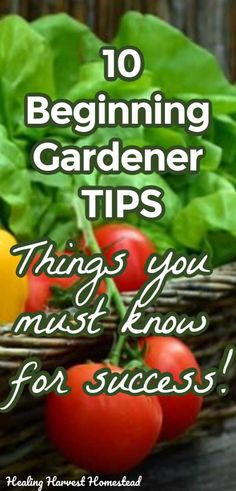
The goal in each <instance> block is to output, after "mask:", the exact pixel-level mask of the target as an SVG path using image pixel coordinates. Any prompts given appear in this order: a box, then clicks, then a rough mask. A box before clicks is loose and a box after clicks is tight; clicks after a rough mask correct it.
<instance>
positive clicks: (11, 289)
mask: <svg viewBox="0 0 236 491" xmlns="http://www.w3.org/2000/svg"><path fill="white" fill-rule="evenodd" d="M15 244H16V241H15V239H14V237H13V236H12V235H11V234H9V233H8V232H6V231H5V230H0V291H1V302H0V324H7V323H11V322H13V321H15V319H16V317H17V316H18V315H19V314H20V313H21V312H22V311H23V310H24V306H25V301H26V298H27V294H28V280H27V278H26V277H24V278H19V277H18V276H17V275H16V268H17V265H18V263H19V258H18V257H14V256H12V255H11V253H10V249H11V247H13V246H14V245H15Z"/></svg>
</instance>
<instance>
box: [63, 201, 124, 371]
mask: <svg viewBox="0 0 236 491" xmlns="http://www.w3.org/2000/svg"><path fill="white" fill-rule="evenodd" d="M73 207H74V211H75V215H76V220H77V226H78V228H79V229H80V230H81V229H82V230H83V234H84V237H85V241H86V245H87V246H88V248H89V250H90V251H91V252H92V253H93V254H98V253H101V249H100V247H99V245H98V243H97V240H96V237H95V235H94V231H93V227H92V225H91V223H90V222H89V221H88V220H87V219H86V217H85V214H84V208H83V204H82V202H81V200H80V199H78V198H75V199H74V202H73ZM106 284H107V287H108V291H109V295H110V298H111V299H112V300H113V301H114V304H115V306H116V308H117V312H118V314H119V317H120V319H123V318H124V316H125V314H126V306H125V304H124V302H123V299H122V297H121V295H120V292H119V290H118V288H117V286H116V284H115V282H114V280H113V279H112V278H106ZM126 341H127V336H124V335H122V334H120V335H119V336H118V338H117V341H116V343H115V345H114V346H113V347H112V350H111V353H110V355H109V361H110V363H112V364H114V365H119V362H120V357H121V354H122V350H123V348H124V345H125V343H126Z"/></svg>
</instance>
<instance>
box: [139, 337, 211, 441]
mask: <svg viewBox="0 0 236 491" xmlns="http://www.w3.org/2000/svg"><path fill="white" fill-rule="evenodd" d="M144 342H146V347H147V351H146V354H145V357H144V361H145V363H146V364H147V365H148V366H149V367H150V368H155V369H157V370H160V371H161V372H169V373H171V374H172V375H173V378H174V380H176V381H179V380H180V377H179V375H180V373H181V372H183V371H184V370H186V369H188V368H196V369H197V370H198V372H199V376H198V380H200V368H199V365H198V363H197V360H196V358H195V356H194V355H193V353H192V352H191V350H190V349H189V348H188V347H187V346H186V345H185V344H184V343H183V342H182V341H180V340H179V339H177V338H174V337H169V336H167V337H166V336H158V337H156V336H150V337H148V338H146V339H145V340H141V342H140V344H141V345H143V343H144ZM158 399H159V402H160V404H161V407H162V410H163V425H162V431H161V437H160V438H161V440H172V439H174V438H176V437H177V436H179V435H181V434H182V433H184V432H185V431H186V430H187V429H188V428H189V427H190V426H192V425H193V424H194V423H195V421H196V419H197V416H198V414H199V411H200V409H201V406H202V402H203V399H202V397H199V396H197V395H195V394H190V393H189V394H186V395H181V396H168V395H163V396H158Z"/></svg>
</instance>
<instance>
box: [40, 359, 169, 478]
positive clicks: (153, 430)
mask: <svg viewBox="0 0 236 491" xmlns="http://www.w3.org/2000/svg"><path fill="white" fill-rule="evenodd" d="M103 367H104V365H103V364H87V365H76V366H74V367H72V368H70V369H69V370H68V372H67V373H68V379H67V385H68V386H69V387H71V393H70V394H68V395H65V396H58V395H56V394H54V393H51V394H50V395H49V396H48V398H47V401H46V427H47V432H48V435H49V437H50V439H51V440H52V441H53V443H54V444H55V446H56V447H57V448H58V450H59V451H60V452H61V453H62V454H63V455H64V456H65V457H66V458H67V459H69V460H70V461H71V462H72V463H74V464H76V465H78V466H79V467H81V468H82V469H86V470H87V471H90V472H95V473H102V474H110V473H118V472H123V471H126V470H128V469H131V468H132V467H134V466H136V465H137V464H138V463H139V462H141V461H142V460H143V459H144V458H145V457H146V456H147V455H148V454H149V453H150V452H151V450H152V448H153V446H154V445H155V443H156V440H157V438H158V436H159V433H160V429H161V423H162V412H161V408H160V405H159V403H157V399H156V398H152V397H146V396H144V395H141V396H132V395H129V394H124V393H118V394H115V395H112V396H109V395H106V394H99V395H95V396H94V395H93V396H90V395H88V394H86V393H85V392H84V391H83V389H82V387H83V384H84V382H86V381H89V380H93V375H94V373H95V372H96V371H97V370H100V369H101V368H103ZM113 369H114V371H116V372H117V371H119V372H120V371H121V370H122V369H121V368H119V367H113Z"/></svg>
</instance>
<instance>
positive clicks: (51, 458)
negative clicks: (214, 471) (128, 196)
mask: <svg viewBox="0 0 236 491" xmlns="http://www.w3.org/2000/svg"><path fill="white" fill-rule="evenodd" d="M132 298H133V294H132V293H129V294H124V295H123V299H124V302H125V304H126V305H127V306H128V305H129V303H130V301H131V300H132ZM235 299H236V263H234V264H230V265H227V266H224V267H222V268H218V269H216V270H214V272H213V274H212V275H211V276H210V277H200V276H199V277H195V278H194V279H188V280H185V279H181V280H170V281H168V282H167V284H166V286H165V288H164V290H163V292H162V294H161V296H160V298H159V299H158V301H157V303H156V305H155V306H154V307H153V308H152V311H156V312H163V313H165V312H171V311H172V312H178V313H180V312H183V313H186V314H194V313H197V312H200V311H205V312H207V313H208V315H209V317H210V325H209V327H208V330H207V331H206V332H204V333H203V334H202V335H200V336H194V337H189V338H188V339H186V340H185V341H186V343H187V344H188V345H189V346H190V347H191V348H192V349H193V351H194V353H195V355H196V357H197V358H198V360H199V363H200V366H201V367H204V368H205V367H208V366H211V367H212V366H218V364H219V361H220V359H221V357H222V354H223V351H224V348H225V347H226V346H227V345H228V344H229V343H233V344H236V301H235ZM118 320H119V319H118V317H117V314H116V312H115V310H114V309H112V310H111V315H110V316H109V318H107V320H106V329H105V334H104V335H102V336H101V337H100V338H97V339H91V338H90V339H88V338H81V337H80V338H75V339H68V338H67V339H63V338H61V337H56V338H40V339H39V338H35V337H30V336H25V335H21V336H14V335H13V334H12V333H11V326H4V327H2V328H1V334H2V335H1V346H0V370H1V372H0V397H1V400H3V399H4V397H5V396H6V394H7V391H8V387H7V380H8V379H9V377H10V376H11V374H12V373H14V372H15V371H16V369H17V367H18V366H19V365H20V364H21V363H22V361H23V360H24V359H25V358H26V357H29V356H38V357H39V358H40V359H41V360H42V362H43V366H44V368H47V369H48V370H50V369H53V368H55V367H56V366H59V365H60V366H69V365H70V364H73V363H77V362H80V361H84V360H86V359H88V358H89V359H96V358H101V357H105V356H106V354H107V352H108V350H109V348H110V346H111V343H112V340H113V338H114V332H115V328H116V326H117V323H118ZM235 382H236V370H235V368H233V369H232V370H231V372H230V373H229V374H228V378H227V383H229V385H230V392H229V394H228V396H226V397H225V398H222V397H220V396H218V395H217V393H216V392H214V393H213V394H211V395H210V396H208V397H206V399H205V403H204V407H203V410H202V412H201V414H200V417H199V420H198V422H197V424H196V425H195V427H194V428H192V429H191V430H190V432H189V433H188V434H187V435H185V436H184V437H183V438H181V440H180V441H186V439H189V438H193V437H198V436H202V435H206V434H209V433H210V432H216V431H217V432H218V431H220V430H221V428H222V425H223V422H224V419H225V418H229V417H232V416H234V415H236V383H235ZM1 420H2V424H1V427H0V477H1V476H6V475H7V474H11V473H12V472H14V474H16V473H17V474H19V475H20V474H21V473H22V474H25V473H33V474H34V475H37V474H39V475H40V473H42V468H43V472H44V473H45V475H46V474H47V472H48V473H49V474H52V473H54V474H57V475H58V476H62V475H68V473H70V475H73V476H74V477H75V478H76V477H79V475H80V471H79V470H78V469H76V468H74V467H71V466H70V465H68V464H66V463H65V462H63V465H61V464H62V459H61V457H60V456H59V455H57V454H56V453H55V452H54V450H53V449H52V448H51V446H50V445H49V443H48V442H47V440H46V437H45V433H44V428H43V400H42V399H38V398H33V397H32V396H30V395H29V393H28V392H27V391H26V392H25V394H24V395H23V397H22V398H21V400H20V401H19V403H18V405H17V407H16V409H14V410H13V411H12V412H10V413H6V414H3V415H2V416H1ZM161 448H162V446H158V450H159V449H161ZM52 463H53V464H52ZM52 467H53V468H52Z"/></svg>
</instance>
